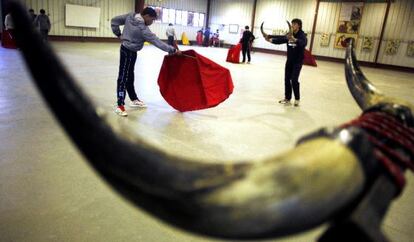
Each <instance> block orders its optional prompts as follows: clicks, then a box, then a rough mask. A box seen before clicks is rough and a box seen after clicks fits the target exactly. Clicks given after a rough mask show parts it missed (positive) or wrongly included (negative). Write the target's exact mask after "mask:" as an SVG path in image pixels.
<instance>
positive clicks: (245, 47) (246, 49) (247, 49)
mask: <svg viewBox="0 0 414 242" xmlns="http://www.w3.org/2000/svg"><path fill="white" fill-rule="evenodd" d="M242 54H243V61H242V62H245V61H246V54H247V61H248V62H250V59H251V58H250V46H249V43H242Z"/></svg>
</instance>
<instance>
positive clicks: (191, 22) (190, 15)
mask: <svg viewBox="0 0 414 242" xmlns="http://www.w3.org/2000/svg"><path fill="white" fill-rule="evenodd" d="M187 16H188V17H187V26H193V25H194V13H193V12H188V15H187Z"/></svg>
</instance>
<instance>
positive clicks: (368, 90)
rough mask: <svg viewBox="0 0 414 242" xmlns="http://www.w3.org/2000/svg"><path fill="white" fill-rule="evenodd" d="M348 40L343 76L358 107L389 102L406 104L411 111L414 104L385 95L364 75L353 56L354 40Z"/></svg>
mask: <svg viewBox="0 0 414 242" xmlns="http://www.w3.org/2000/svg"><path fill="white" fill-rule="evenodd" d="M348 41H349V44H348V46H347V49H346V56H345V77H346V82H347V85H348V89H349V90H350V92H351V94H352V96H353V97H354V99H355V101H356V102H357V103H358V105H359V107H360V108H361V109H362V110H366V109H368V108H370V107H372V106H375V105H378V104H380V103H383V104H386V103H389V104H398V105H401V106H406V107H408V108H410V109H411V110H412V111H413V110H414V106H413V105H412V104H411V103H408V102H406V101H403V100H400V99H397V98H393V97H387V96H385V95H384V94H382V92H381V91H379V90H378V89H377V88H376V87H375V86H374V85H373V84H372V83H371V82H370V81H369V80H368V79H367V78H366V77H365V75H364V73H363V72H362V70H361V69H360V67H359V64H358V61H357V59H356V57H355V50H354V49H355V48H354V45H355V43H354V42H355V40H354V39H353V38H350V39H348ZM412 111H411V112H412Z"/></svg>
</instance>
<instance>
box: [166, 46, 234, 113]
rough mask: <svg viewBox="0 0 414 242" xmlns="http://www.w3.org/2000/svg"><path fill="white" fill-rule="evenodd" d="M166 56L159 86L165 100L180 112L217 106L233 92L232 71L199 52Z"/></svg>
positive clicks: (189, 51)
mask: <svg viewBox="0 0 414 242" xmlns="http://www.w3.org/2000/svg"><path fill="white" fill-rule="evenodd" d="M182 53H183V56H176V55H172V56H165V57H164V62H163V63H162V66H161V70H160V74H159V76H158V85H159V87H160V92H161V95H162V96H163V97H164V99H165V101H167V102H168V104H170V105H171V106H172V107H173V108H175V109H177V110H178V111H180V112H185V111H192V110H198V109H205V108H210V107H214V106H217V105H218V104H220V103H221V102H223V101H224V100H226V99H227V98H228V97H229V96H230V94H231V93H232V92H233V87H234V86H233V81H232V79H231V75H230V71H229V70H228V69H227V68H225V67H222V66H220V65H218V64H217V63H215V62H213V61H211V60H209V59H207V58H206V57H204V56H202V55H200V54H198V53H197V52H195V51H194V50H187V51H183V52H182Z"/></svg>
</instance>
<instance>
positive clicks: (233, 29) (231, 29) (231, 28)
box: [229, 24, 239, 34]
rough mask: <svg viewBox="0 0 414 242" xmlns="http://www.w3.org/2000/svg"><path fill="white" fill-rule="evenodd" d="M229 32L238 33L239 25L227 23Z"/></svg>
mask: <svg viewBox="0 0 414 242" xmlns="http://www.w3.org/2000/svg"><path fill="white" fill-rule="evenodd" d="M229 33H231V34H237V33H239V25H238V24H229Z"/></svg>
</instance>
